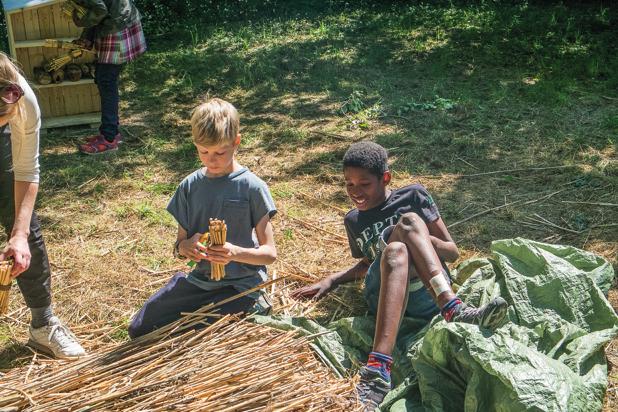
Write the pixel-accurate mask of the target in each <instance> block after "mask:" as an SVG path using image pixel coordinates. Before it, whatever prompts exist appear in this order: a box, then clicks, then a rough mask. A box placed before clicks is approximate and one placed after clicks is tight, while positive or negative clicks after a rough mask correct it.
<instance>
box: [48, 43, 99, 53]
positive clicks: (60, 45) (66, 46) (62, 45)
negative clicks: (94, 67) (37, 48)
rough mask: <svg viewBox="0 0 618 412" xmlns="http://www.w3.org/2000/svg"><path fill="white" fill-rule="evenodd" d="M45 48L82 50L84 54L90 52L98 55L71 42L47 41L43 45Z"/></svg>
mask: <svg viewBox="0 0 618 412" xmlns="http://www.w3.org/2000/svg"><path fill="white" fill-rule="evenodd" d="M43 47H48V48H55V49H67V50H78V49H79V50H81V51H82V52H88V53H92V54H96V52H95V51H93V50H88V49H85V48H84V47H82V46H80V45H79V44H75V43H73V42H70V41H65V40H58V39H45V41H44V43H43Z"/></svg>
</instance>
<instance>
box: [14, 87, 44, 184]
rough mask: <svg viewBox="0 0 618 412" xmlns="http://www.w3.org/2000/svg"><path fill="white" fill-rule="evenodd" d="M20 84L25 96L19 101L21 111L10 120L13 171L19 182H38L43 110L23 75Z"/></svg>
mask: <svg viewBox="0 0 618 412" xmlns="http://www.w3.org/2000/svg"><path fill="white" fill-rule="evenodd" d="M19 85H20V86H21V88H22V89H24V96H23V97H22V98H21V100H20V101H19V113H17V114H16V115H15V117H13V119H11V120H10V121H9V126H10V127H11V148H12V156H13V173H14V175H15V180H16V181H18V182H33V183H37V182H38V181H39V135H40V130H41V110H40V109H39V104H38V102H37V99H36V96H35V95H34V92H33V91H32V88H31V87H30V85H29V84H28V82H27V81H26V79H24V77H23V76H21V75H20V76H19Z"/></svg>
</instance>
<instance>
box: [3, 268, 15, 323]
mask: <svg viewBox="0 0 618 412" xmlns="http://www.w3.org/2000/svg"><path fill="white" fill-rule="evenodd" d="M12 270H13V260H12V259H9V260H3V261H1V262H0V315H4V314H5V313H6V312H7V310H8V309H9V291H10V290H11V281H12V279H11V271H12Z"/></svg>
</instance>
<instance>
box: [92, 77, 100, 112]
mask: <svg viewBox="0 0 618 412" xmlns="http://www.w3.org/2000/svg"><path fill="white" fill-rule="evenodd" d="M90 102H91V103H90V104H91V107H92V108H93V109H94V110H93V111H97V112H100V111H101V96H100V95H99V89H98V87H97V85H96V84H94V85H92V86H90Z"/></svg>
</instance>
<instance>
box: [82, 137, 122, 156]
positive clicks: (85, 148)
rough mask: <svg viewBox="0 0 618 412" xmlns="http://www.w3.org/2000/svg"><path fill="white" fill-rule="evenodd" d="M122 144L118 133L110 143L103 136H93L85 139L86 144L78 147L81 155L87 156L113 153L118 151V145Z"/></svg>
mask: <svg viewBox="0 0 618 412" xmlns="http://www.w3.org/2000/svg"><path fill="white" fill-rule="evenodd" d="M121 142H122V135H121V134H120V133H118V134H117V135H116V137H114V140H112V141H111V142H110V141H108V140H107V139H105V137H103V135H100V134H99V135H94V136H90V137H88V138H87V139H86V143H84V144H80V145H79V146H78V148H79V151H80V152H81V153H84V154H87V155H96V154H101V153H105V152H113V151H115V150H118V145H119V144H120V143H121Z"/></svg>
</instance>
